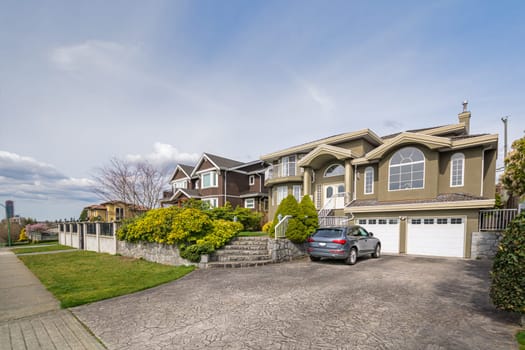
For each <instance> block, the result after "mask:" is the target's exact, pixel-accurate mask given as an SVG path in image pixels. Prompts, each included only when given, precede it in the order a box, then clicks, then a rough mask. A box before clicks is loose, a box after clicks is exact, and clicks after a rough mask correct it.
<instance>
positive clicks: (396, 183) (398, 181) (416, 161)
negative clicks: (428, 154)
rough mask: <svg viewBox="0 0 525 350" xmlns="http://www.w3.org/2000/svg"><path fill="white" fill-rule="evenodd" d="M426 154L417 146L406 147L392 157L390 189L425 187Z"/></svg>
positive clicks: (389, 177) (389, 178) (389, 179)
mask: <svg viewBox="0 0 525 350" xmlns="http://www.w3.org/2000/svg"><path fill="white" fill-rule="evenodd" d="M424 178H425V156H424V155H423V152H421V151H420V150H418V149H417V148H415V147H405V148H402V149H400V150H399V151H397V152H396V153H394V155H393V156H392V158H391V159H390V165H389V176H388V190H389V191H398V190H410V189H417V188H423V187H424Z"/></svg>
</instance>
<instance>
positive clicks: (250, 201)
mask: <svg viewBox="0 0 525 350" xmlns="http://www.w3.org/2000/svg"><path fill="white" fill-rule="evenodd" d="M244 207H245V208H248V209H255V198H246V199H245V200H244Z"/></svg>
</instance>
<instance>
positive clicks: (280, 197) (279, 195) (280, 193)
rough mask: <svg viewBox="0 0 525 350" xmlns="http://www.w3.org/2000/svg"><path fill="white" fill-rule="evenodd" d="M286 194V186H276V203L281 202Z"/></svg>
mask: <svg viewBox="0 0 525 350" xmlns="http://www.w3.org/2000/svg"><path fill="white" fill-rule="evenodd" d="M287 195H288V187H286V186H279V187H277V203H276V204H277V205H279V204H280V203H281V201H282V200H283V199H285V198H286V196H287Z"/></svg>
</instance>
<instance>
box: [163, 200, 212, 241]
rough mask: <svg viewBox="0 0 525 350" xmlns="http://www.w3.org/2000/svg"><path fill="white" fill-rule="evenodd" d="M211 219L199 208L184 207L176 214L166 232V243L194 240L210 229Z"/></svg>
mask: <svg viewBox="0 0 525 350" xmlns="http://www.w3.org/2000/svg"><path fill="white" fill-rule="evenodd" d="M211 223H212V221H211V219H210V217H209V216H208V215H206V214H205V213H204V212H202V211H201V210H199V209H194V208H186V209H183V210H182V211H181V212H180V213H178V215H177V216H176V218H175V220H173V223H172V225H171V232H170V233H168V236H167V239H166V243H168V244H175V243H178V242H181V241H187V242H190V243H192V242H195V241H197V239H199V238H200V237H202V236H204V235H206V234H207V233H208V231H209V230H210V229H211Z"/></svg>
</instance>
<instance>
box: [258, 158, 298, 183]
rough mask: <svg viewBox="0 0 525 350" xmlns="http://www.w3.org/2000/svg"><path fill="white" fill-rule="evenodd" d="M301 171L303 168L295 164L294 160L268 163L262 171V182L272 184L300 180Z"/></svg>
mask: <svg viewBox="0 0 525 350" xmlns="http://www.w3.org/2000/svg"><path fill="white" fill-rule="evenodd" d="M303 173H304V170H303V168H301V167H299V166H297V163H295V162H290V163H286V164H274V165H270V166H269V167H268V168H267V169H266V172H265V173H264V184H265V185H272V184H276V183H282V182H288V181H302V180H303Z"/></svg>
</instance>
